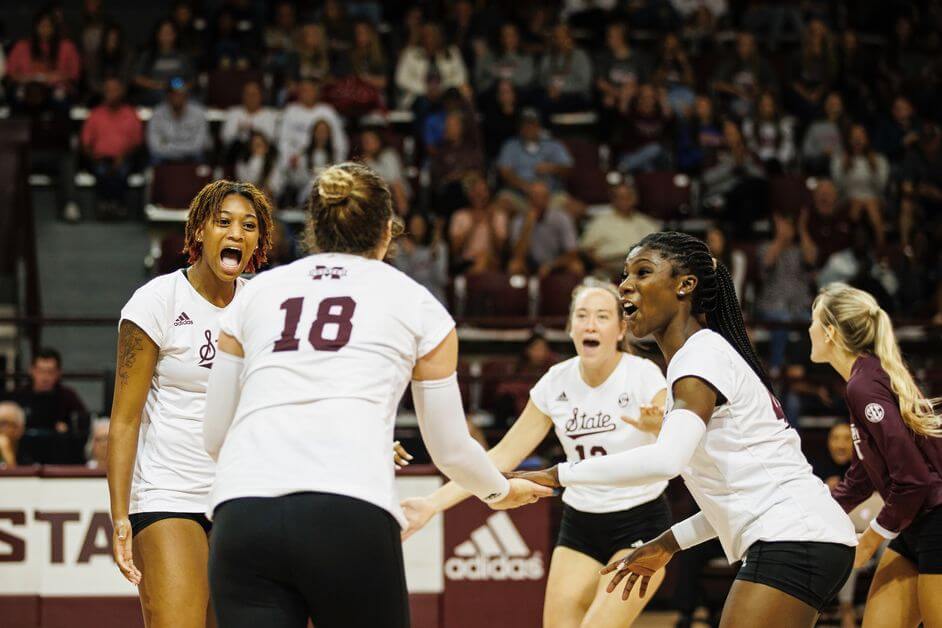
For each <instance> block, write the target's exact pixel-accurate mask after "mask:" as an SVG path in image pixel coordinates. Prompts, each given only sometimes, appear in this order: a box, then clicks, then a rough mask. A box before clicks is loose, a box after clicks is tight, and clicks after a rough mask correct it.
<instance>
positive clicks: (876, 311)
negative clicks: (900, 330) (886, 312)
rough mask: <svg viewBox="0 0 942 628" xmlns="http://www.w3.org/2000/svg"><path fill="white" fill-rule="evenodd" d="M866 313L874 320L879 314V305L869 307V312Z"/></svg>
mask: <svg viewBox="0 0 942 628" xmlns="http://www.w3.org/2000/svg"><path fill="white" fill-rule="evenodd" d="M868 313H869V314H870V316H871V317H872V318H876V317H877V316H878V315H879V314H880V306H879V305H871V306H870V310H869V311H868Z"/></svg>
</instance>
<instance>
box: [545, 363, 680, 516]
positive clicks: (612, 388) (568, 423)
mask: <svg viewBox="0 0 942 628" xmlns="http://www.w3.org/2000/svg"><path fill="white" fill-rule="evenodd" d="M665 388H667V382H666V381H665V379H664V375H663V374H661V369H660V368H658V366H657V365H656V364H655V363H654V362H651V361H650V360H646V359H644V358H640V357H638V356H634V355H630V354H627V353H624V354H622V357H621V361H620V362H619V363H618V366H617V367H615V370H614V371H612V374H611V375H609V377H608V379H606V380H605V381H604V382H603V383H602V384H600V385H599V386H597V387H595V388H592V387H591V386H589V385H588V384H586V383H585V381H584V380H583V379H582V375H581V374H580V373H579V358H578V356H577V357H574V358H570V359H569V360H566V361H565V362H561V363H559V364H557V365H555V366H553V367H552V368H551V369H550V370H549V371H547V372H546V374H545V375H544V376H543V377H542V378H541V379H540V381H539V382H537V383H536V386H534V387H533V389H532V390H531V391H530V399H531V400H532V401H533V404H534V405H535V406H536V407H537V408H538V409H539V410H540V412H542V413H543V414H545V415H546V416H548V417H550V418H551V419H553V425H554V426H555V428H556V436H557V438H559V442H560V443H562V446H563V449H564V450H565V452H566V459H567V460H569V461H570V462H573V461H577V460H584V459H586V458H588V457H591V456H605V455H608V454H617V453H621V452H623V451H627V450H629V449H633V448H635V447H639V446H641V445H650V444H651V443H653V442H655V441H656V440H657V437H656V436H655V435H653V434H648V433H646V432H642V431H640V430H638V429H637V428H634V427H632V426H631V425H629V424H627V423H625V422H624V421H623V420H622V419H621V417H622V416H627V417H630V418H632V419H637V418H638V415H639V414H640V412H641V406H642V405H648V404H650V403H651V400H652V399H654V396H655V395H657V393H659V392H660V391H662V390H664V389H665ZM665 488H667V482H655V483H654V484H648V485H644V486H630V487H619V488H607V487H598V486H571V487H568V488H567V489H566V490H565V492H564V493H563V502H565V503H566V504H568V505H569V506H571V507H572V508H575V509H576V510H579V511H582V512H591V513H605V512H618V511H622V510H628V509H629V508H634V507H635V506H638V505H641V504H643V503H646V502H649V501H651V500H653V499H655V498H656V497H657V496H658V495H660V494H661V493H663V492H664V489H665Z"/></svg>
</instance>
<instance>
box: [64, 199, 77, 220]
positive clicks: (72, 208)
mask: <svg viewBox="0 0 942 628" xmlns="http://www.w3.org/2000/svg"><path fill="white" fill-rule="evenodd" d="M62 217H63V218H65V219H66V220H67V221H68V222H78V221H79V220H81V219H82V212H81V211H79V206H78V203H76V202H75V201H69V202H68V203H66V205H65V210H64V211H63V212H62Z"/></svg>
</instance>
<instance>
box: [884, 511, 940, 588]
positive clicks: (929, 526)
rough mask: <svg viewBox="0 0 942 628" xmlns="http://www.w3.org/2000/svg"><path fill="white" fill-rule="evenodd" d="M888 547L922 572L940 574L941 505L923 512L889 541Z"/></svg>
mask: <svg viewBox="0 0 942 628" xmlns="http://www.w3.org/2000/svg"><path fill="white" fill-rule="evenodd" d="M889 548H890V549H891V550H893V551H894V552H896V553H897V554H899V555H900V556H902V557H903V558H905V559H907V560H909V561H910V562H911V563H912V564H913V565H914V566H915V567H916V569H917V570H918V571H919V573H924V574H942V506H936V507H935V508H933V509H932V510H930V511H929V512H924V513H922V514H921V515H919V516H918V517H916V518H915V519H913V522H912V523H910V524H909V527H908V528H906V529H905V530H903V531H902V532H900V533H899V536H898V537H896V538H895V539H893V540H892V541H890V544H889Z"/></svg>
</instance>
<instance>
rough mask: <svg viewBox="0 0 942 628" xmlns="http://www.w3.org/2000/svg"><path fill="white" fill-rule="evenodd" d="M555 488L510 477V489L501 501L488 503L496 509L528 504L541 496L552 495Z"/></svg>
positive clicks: (507, 508) (508, 508)
mask: <svg viewBox="0 0 942 628" xmlns="http://www.w3.org/2000/svg"><path fill="white" fill-rule="evenodd" d="M552 495H553V489H551V488H548V487H546V486H541V485H540V484H538V483H535V482H531V481H530V480H527V479H524V478H510V491H509V492H508V493H507V495H506V496H505V497H504V499H502V500H500V501H499V502H492V503H490V504H488V506H490V507H491V508H493V509H494V510H510V509H511V508H518V507H520V506H526V505H527V504H532V503H534V502H536V501H537V500H539V499H540V498H541V497H552Z"/></svg>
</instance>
